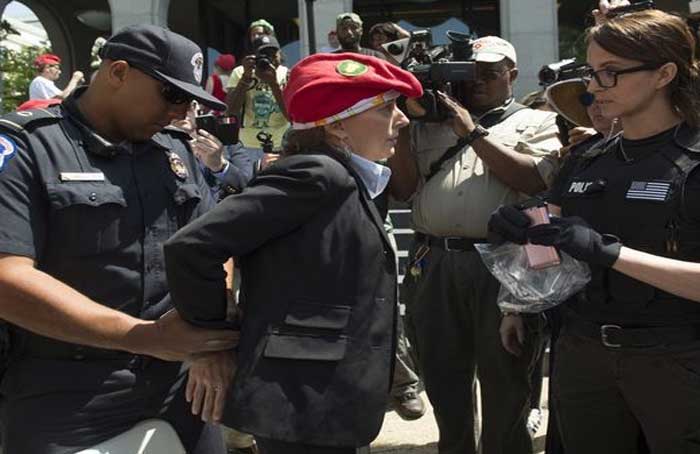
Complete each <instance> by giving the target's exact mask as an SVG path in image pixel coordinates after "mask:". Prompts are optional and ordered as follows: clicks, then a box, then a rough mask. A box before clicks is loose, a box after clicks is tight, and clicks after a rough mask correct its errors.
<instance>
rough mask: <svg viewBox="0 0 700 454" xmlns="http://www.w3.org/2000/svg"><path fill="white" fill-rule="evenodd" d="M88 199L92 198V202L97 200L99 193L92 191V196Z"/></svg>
mask: <svg viewBox="0 0 700 454" xmlns="http://www.w3.org/2000/svg"><path fill="white" fill-rule="evenodd" d="M88 199H90V201H91V202H94V201H96V200H97V194H95V193H94V192H91V193H90V196H89V197H88Z"/></svg>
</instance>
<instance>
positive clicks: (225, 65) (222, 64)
mask: <svg viewBox="0 0 700 454" xmlns="http://www.w3.org/2000/svg"><path fill="white" fill-rule="evenodd" d="M214 64H215V65H217V66H218V67H219V68H221V69H223V70H224V71H231V70H232V69H233V67H234V66H236V57H234V56H233V55H231V54H221V55H219V56H218V57H216V61H215V62H214Z"/></svg>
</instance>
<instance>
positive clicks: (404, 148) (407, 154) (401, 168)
mask: <svg viewBox="0 0 700 454" xmlns="http://www.w3.org/2000/svg"><path fill="white" fill-rule="evenodd" d="M410 141H411V137H410V134H409V132H408V128H403V129H401V130H399V140H398V142H397V144H396V152H395V153H394V156H392V157H391V158H389V160H388V161H387V164H388V165H389V168H390V169H391V180H389V193H390V194H391V196H392V197H394V198H395V199H397V200H408V199H409V198H410V197H411V196H412V195H413V193H415V192H416V188H417V187H418V179H419V175H418V165H417V164H416V158H415V157H414V156H413V154H411V143H410Z"/></svg>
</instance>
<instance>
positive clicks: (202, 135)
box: [190, 129, 226, 172]
mask: <svg viewBox="0 0 700 454" xmlns="http://www.w3.org/2000/svg"><path fill="white" fill-rule="evenodd" d="M192 137H193V138H192V140H190V146H191V147H192V152H193V153H194V155H195V156H196V157H197V159H199V160H200V161H201V162H202V164H204V165H205V166H206V167H207V168H208V169H209V170H211V171H212V172H221V171H222V170H223V169H224V166H225V165H226V159H225V158H224V145H223V144H222V143H221V141H220V140H219V139H217V138H216V137H215V136H214V135H213V134H211V133H209V132H207V131H205V130H204V129H198V130H196V131H195V132H194V133H193V135H192Z"/></svg>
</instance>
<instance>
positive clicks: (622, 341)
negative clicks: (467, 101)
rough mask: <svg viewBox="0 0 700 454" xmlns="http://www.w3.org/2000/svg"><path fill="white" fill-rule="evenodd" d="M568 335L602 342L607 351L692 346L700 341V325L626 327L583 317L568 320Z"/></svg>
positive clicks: (568, 318) (570, 317)
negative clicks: (596, 321) (690, 344)
mask: <svg viewBox="0 0 700 454" xmlns="http://www.w3.org/2000/svg"><path fill="white" fill-rule="evenodd" d="M565 330H566V332H567V333H570V334H574V335H579V336H583V337H587V338H590V339H595V340H599V341H600V343H602V344H603V345H604V346H605V347H607V348H612V349H617V348H652V347H664V346H671V345H682V344H689V343H692V342H695V341H699V340H700V324H698V325H680V326H653V327H638V326H635V327H626V326H621V325H617V324H602V325H601V324H598V323H594V322H591V321H588V320H584V319H582V318H579V317H572V316H568V317H566V328H565Z"/></svg>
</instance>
